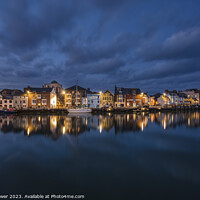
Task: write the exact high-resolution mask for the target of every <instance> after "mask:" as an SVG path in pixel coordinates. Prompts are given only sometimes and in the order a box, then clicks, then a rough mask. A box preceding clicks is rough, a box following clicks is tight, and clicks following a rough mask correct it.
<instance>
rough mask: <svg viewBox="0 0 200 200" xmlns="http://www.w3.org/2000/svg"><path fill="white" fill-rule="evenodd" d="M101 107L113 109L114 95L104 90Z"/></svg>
mask: <svg viewBox="0 0 200 200" xmlns="http://www.w3.org/2000/svg"><path fill="white" fill-rule="evenodd" d="M101 107H114V94H113V93H112V92H111V91H110V90H106V91H105V92H104V93H102V95H101Z"/></svg>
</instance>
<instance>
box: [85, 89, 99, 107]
mask: <svg viewBox="0 0 200 200" xmlns="http://www.w3.org/2000/svg"><path fill="white" fill-rule="evenodd" d="M87 106H88V107H89V108H100V107H101V94H100V93H93V94H87Z"/></svg>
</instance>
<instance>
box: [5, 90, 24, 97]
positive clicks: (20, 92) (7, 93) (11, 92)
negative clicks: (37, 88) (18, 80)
mask: <svg viewBox="0 0 200 200" xmlns="http://www.w3.org/2000/svg"><path fill="white" fill-rule="evenodd" d="M22 93H23V92H22V91H21V90H17V89H3V90H2V91H1V94H3V95H12V96H14V95H20V94H22Z"/></svg>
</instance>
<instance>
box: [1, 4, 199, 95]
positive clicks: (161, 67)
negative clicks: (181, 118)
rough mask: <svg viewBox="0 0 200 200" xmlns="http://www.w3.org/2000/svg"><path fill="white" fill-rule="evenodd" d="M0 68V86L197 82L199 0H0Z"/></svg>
mask: <svg viewBox="0 0 200 200" xmlns="http://www.w3.org/2000/svg"><path fill="white" fill-rule="evenodd" d="M0 69H1V70H0V89H3V88H19V89H23V88H24V87H26V86H27V85H31V86H35V87H40V86H42V85H43V84H44V83H49V82H51V81H52V80H57V81H58V82H60V83H61V84H62V85H63V87H64V88H67V87H70V86H72V85H74V84H75V82H76V80H79V84H80V85H81V86H83V87H86V88H91V89H92V90H96V91H100V90H101V91H105V90H106V89H110V90H111V91H113V90H114V86H115V85H117V86H121V87H134V88H136V87H138V88H140V89H142V91H144V92H149V93H150V94H151V93H155V92H159V91H160V92H162V91H163V90H164V89H178V90H180V89H186V88H200V78H199V77H200V1H199V0H196V1H195V0H146V1H142V0H130V1H128V0H127V1H125V0H123V1H122V0H91V1H89V0H79V1H78V0H71V1H69V0H38V1H37V0H34V1H28V0H13V1H10V0H5V1H3V0H2V1H0Z"/></svg>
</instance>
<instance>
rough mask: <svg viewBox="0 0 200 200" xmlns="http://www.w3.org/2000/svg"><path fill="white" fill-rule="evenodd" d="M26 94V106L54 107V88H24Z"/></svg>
mask: <svg viewBox="0 0 200 200" xmlns="http://www.w3.org/2000/svg"><path fill="white" fill-rule="evenodd" d="M24 92H25V93H27V95H28V108H56V106H57V97H56V91H55V88H31V87H27V88H24Z"/></svg>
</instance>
